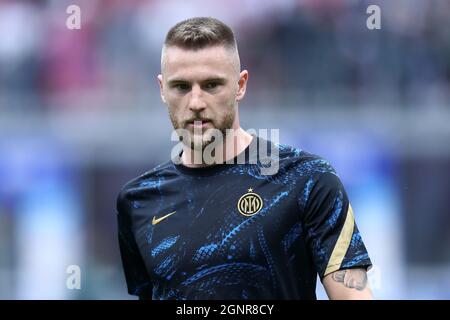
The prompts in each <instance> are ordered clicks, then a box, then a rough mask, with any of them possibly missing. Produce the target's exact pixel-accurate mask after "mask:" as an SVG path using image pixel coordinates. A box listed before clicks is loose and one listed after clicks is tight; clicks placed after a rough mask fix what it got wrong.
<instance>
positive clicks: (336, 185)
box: [303, 172, 372, 280]
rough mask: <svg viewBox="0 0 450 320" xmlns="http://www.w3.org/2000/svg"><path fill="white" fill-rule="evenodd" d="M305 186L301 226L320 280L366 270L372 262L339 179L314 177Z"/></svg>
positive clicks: (326, 174)
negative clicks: (344, 271)
mask: <svg viewBox="0 0 450 320" xmlns="http://www.w3.org/2000/svg"><path fill="white" fill-rule="evenodd" d="M307 185H309V196H308V198H307V201H306V203H305V210H304V221H303V223H304V226H305V231H306V242H307V245H308V247H309V249H310V251H311V253H312V258H313V261H314V264H315V267H316V269H317V272H318V274H319V277H320V279H321V280H322V279H323V278H324V277H325V276H326V275H328V274H330V273H333V272H335V271H337V270H342V269H348V268H356V267H358V268H364V269H366V270H368V269H369V268H370V267H371V266H372V262H371V261H370V258H369V255H368V253H367V250H366V247H365V245H364V243H363V241H362V238H361V235H360V233H359V231H358V227H357V226H356V223H355V218H354V215H353V210H352V207H351V205H350V202H349V199H348V197H347V193H346V191H345V189H344V186H343V185H342V183H341V181H340V179H339V177H338V176H337V175H336V174H335V173H334V172H320V173H315V174H314V175H313V177H312V178H311V180H310V181H309V183H307Z"/></svg>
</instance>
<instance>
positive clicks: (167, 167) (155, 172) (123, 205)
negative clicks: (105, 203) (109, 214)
mask: <svg viewBox="0 0 450 320" xmlns="http://www.w3.org/2000/svg"><path fill="white" fill-rule="evenodd" d="M176 174H177V173H176V170H175V169H174V166H173V162H172V161H171V160H169V161H166V162H164V163H161V164H160V165H158V166H156V167H154V168H153V169H151V170H148V171H146V172H144V173H142V174H140V175H138V176H137V177H135V178H133V179H131V180H129V181H128V182H126V183H125V184H124V185H123V186H122V188H121V189H120V191H119V194H118V195H117V204H116V205H117V211H118V212H119V213H120V212H127V211H128V208H129V202H130V201H131V200H132V199H133V198H134V197H135V195H136V194H137V193H139V192H141V191H142V190H143V189H144V188H149V187H150V188H151V187H156V188H157V187H158V184H159V183H160V181H161V178H162V177H168V176H171V175H176Z"/></svg>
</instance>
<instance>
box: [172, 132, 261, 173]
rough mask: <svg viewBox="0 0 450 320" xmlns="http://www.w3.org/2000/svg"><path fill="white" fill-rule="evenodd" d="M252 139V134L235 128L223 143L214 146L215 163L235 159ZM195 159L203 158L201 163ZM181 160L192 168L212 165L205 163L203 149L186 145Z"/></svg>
mask: <svg viewBox="0 0 450 320" xmlns="http://www.w3.org/2000/svg"><path fill="white" fill-rule="evenodd" d="M252 139H253V137H252V135H251V134H249V133H247V132H246V131H245V130H243V129H242V128H241V127H239V128H238V129H233V132H232V134H227V135H226V136H225V140H224V141H223V143H222V144H221V145H218V146H216V147H215V148H214V150H216V152H215V154H214V164H220V163H224V162H226V161H228V160H231V159H233V158H234V157H236V156H237V155H238V154H240V153H241V152H243V151H244V150H245V148H247V147H248V145H249V144H250V143H251V141H252ZM189 155H190V156H189ZM194 159H201V163H194ZM181 161H182V163H183V165H185V166H186V167H191V168H197V167H206V166H208V165H210V164H207V163H205V160H204V158H203V150H192V149H191V148H189V147H187V146H185V145H183V154H182V155H181ZM196 162H198V161H196Z"/></svg>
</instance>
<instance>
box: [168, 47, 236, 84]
mask: <svg viewBox="0 0 450 320" xmlns="http://www.w3.org/2000/svg"><path fill="white" fill-rule="evenodd" d="M233 59H235V57H234V55H233V53H232V52H231V50H229V49H227V48H225V47H223V46H213V47H206V48H202V49H198V50H191V49H183V48H179V47H173V46H171V47H167V48H165V49H164V50H163V57H162V65H161V68H162V73H163V75H164V77H166V79H167V80H168V81H170V79H171V78H185V79H186V80H189V79H192V80H195V79H197V78H205V77H206V78H207V77H215V76H222V77H227V76H230V75H232V73H233V72H234V71H235V68H234V61H233Z"/></svg>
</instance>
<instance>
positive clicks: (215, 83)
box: [205, 82, 220, 90]
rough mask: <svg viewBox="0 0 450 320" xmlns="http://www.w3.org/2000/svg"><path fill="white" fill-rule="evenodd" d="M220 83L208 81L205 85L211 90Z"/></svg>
mask: <svg viewBox="0 0 450 320" xmlns="http://www.w3.org/2000/svg"><path fill="white" fill-rule="evenodd" d="M219 85H220V83H218V82H208V83H207V84H206V85H205V88H206V89H209V90H211V89H216V88H217V87H218V86H219Z"/></svg>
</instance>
